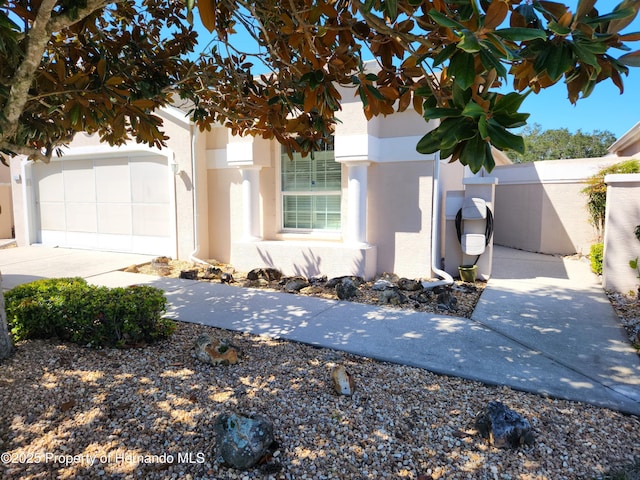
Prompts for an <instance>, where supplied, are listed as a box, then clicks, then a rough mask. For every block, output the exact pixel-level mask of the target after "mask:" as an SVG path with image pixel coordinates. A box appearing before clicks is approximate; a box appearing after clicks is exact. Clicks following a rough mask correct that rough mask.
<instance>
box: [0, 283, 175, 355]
mask: <svg viewBox="0 0 640 480" xmlns="http://www.w3.org/2000/svg"><path fill="white" fill-rule="evenodd" d="M5 300H6V311H7V320H8V322H9V327H10V329H11V334H12V335H13V338H14V340H23V339H27V338H51V337H57V338H59V339H61V340H69V341H72V342H76V343H79V344H81V345H90V346H93V347H104V346H109V347H111V346H115V347H125V346H133V345H138V344H141V343H147V342H152V341H154V340H158V339H161V338H166V337H168V336H169V335H171V333H172V332H173V330H174V328H175V325H174V324H173V322H172V321H170V320H168V319H164V318H162V315H163V314H164V312H165V311H166V299H165V297H164V294H163V292H162V290H159V289H157V288H154V287H149V286H132V287H126V288H112V289H109V288H106V287H97V286H93V285H89V284H87V282H86V281H84V280H83V279H82V278H58V279H46V280H37V281H35V282H32V283H28V284H25V285H20V286H18V287H15V288H14V289H12V290H10V291H9V292H7V293H6V295H5Z"/></svg>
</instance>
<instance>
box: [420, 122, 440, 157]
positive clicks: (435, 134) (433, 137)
mask: <svg viewBox="0 0 640 480" xmlns="http://www.w3.org/2000/svg"><path fill="white" fill-rule="evenodd" d="M441 140H442V131H441V130H440V129H439V128H436V129H434V130H431V131H430V132H428V133H427V134H426V135H424V136H423V137H422V138H421V139H420V140H419V141H418V144H417V145H416V150H417V151H418V153H423V154H428V153H435V152H437V151H438V150H440V143H441Z"/></svg>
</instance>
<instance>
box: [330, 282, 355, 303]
mask: <svg viewBox="0 0 640 480" xmlns="http://www.w3.org/2000/svg"><path fill="white" fill-rule="evenodd" d="M335 290H336V295H337V296H338V298H339V299H340V300H351V299H352V298H353V297H355V296H356V295H357V294H358V287H356V285H355V283H354V282H353V280H351V279H350V278H343V279H342V281H341V282H340V283H338V284H337V285H336V286H335Z"/></svg>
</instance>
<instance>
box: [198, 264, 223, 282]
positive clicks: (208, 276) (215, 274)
mask: <svg viewBox="0 0 640 480" xmlns="http://www.w3.org/2000/svg"><path fill="white" fill-rule="evenodd" d="M221 275H222V270H221V269H220V268H218V267H214V266H213V265H211V266H209V267H207V270H206V271H205V272H204V275H202V278H204V279H205V280H213V279H214V278H220V276H221Z"/></svg>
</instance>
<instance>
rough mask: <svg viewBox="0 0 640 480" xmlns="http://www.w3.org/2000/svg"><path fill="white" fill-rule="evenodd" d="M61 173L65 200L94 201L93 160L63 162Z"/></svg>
mask: <svg viewBox="0 0 640 480" xmlns="http://www.w3.org/2000/svg"><path fill="white" fill-rule="evenodd" d="M62 174H63V177H64V199H65V201H66V202H87V201H88V202H95V199H96V184H95V173H94V171H93V160H73V161H68V162H63V167H62Z"/></svg>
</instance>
